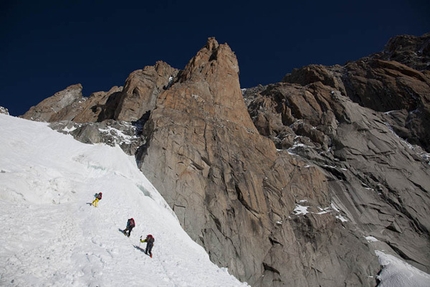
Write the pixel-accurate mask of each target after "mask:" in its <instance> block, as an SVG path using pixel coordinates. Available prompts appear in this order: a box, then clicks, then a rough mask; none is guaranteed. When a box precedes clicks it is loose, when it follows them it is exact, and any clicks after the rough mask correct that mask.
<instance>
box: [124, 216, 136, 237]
mask: <svg viewBox="0 0 430 287" xmlns="http://www.w3.org/2000/svg"><path fill="white" fill-rule="evenodd" d="M135 226H136V224H135V222H134V219H133V218H130V219H129V220H127V227H126V228H125V229H124V231H123V233H124V235H127V236H128V237H130V234H131V231H132V230H133V228H134V227H135ZM127 231H128V234H127Z"/></svg>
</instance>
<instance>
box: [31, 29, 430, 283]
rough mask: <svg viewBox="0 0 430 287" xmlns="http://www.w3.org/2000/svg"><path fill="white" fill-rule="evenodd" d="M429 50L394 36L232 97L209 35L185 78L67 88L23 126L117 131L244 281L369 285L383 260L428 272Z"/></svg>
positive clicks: (86, 136) (89, 135) (148, 70)
mask: <svg viewBox="0 0 430 287" xmlns="http://www.w3.org/2000/svg"><path fill="white" fill-rule="evenodd" d="M405 41H406V42H405ZM402 43H407V45H406V44H405V45H403V44H402ZM429 43H430V36H429V35H428V34H427V35H424V36H422V37H413V36H399V37H396V38H393V39H392V40H390V41H389V44H388V45H387V48H386V50H384V51H382V52H381V53H378V54H375V55H370V56H368V57H364V58H362V59H359V60H357V61H352V62H348V63H346V64H345V65H343V66H340V65H336V66H330V67H327V66H321V65H311V66H307V67H302V68H299V69H295V70H294V71H292V72H291V73H289V74H287V75H285V77H284V78H283V79H282V81H281V82H278V83H274V84H271V85H268V86H258V87H252V88H248V89H242V90H241V88H240V83H239V77H238V73H239V65H238V62H237V59H236V56H235V55H234V53H233V51H232V50H231V48H230V47H229V46H228V45H227V44H219V43H218V42H217V41H216V40H215V38H209V39H208V41H207V43H206V45H205V46H204V47H202V48H201V49H200V50H199V51H198V52H197V53H196V55H195V56H194V57H193V58H192V59H191V60H190V61H189V63H188V64H187V65H186V67H185V68H184V69H183V70H178V69H175V68H172V67H170V66H169V65H168V64H167V63H164V62H161V61H160V62H157V63H156V64H155V66H147V67H145V68H143V69H142V70H137V71H134V72H132V73H131V74H130V76H129V77H128V79H127V80H126V83H125V85H124V88H122V87H114V88H112V89H111V90H110V91H109V92H99V93H94V94H93V95H91V96H90V97H89V98H85V97H82V94H81V92H80V89H81V87H80V85H75V86H71V87H69V88H68V89H66V90H65V91H62V92H59V93H57V94H56V95H54V96H53V97H51V98H48V99H46V100H45V101H43V102H41V103H40V104H39V105H37V106H35V107H32V108H31V109H30V110H29V111H28V112H27V113H26V114H25V115H24V118H27V119H33V120H43V121H48V122H51V126H52V127H53V128H55V129H57V130H59V131H62V132H68V131H70V130H72V131H71V132H70V133H71V134H72V135H74V136H75V138H77V139H79V140H81V141H83V142H89V143H94V142H105V143H107V144H110V145H116V144H118V142H117V141H116V139H117V138H118V137H124V136H127V137H128V139H129V141H128V142H127V143H124V141H121V147H122V148H123V149H124V151H126V152H127V153H129V154H131V155H134V156H135V158H136V161H137V163H138V165H139V167H140V169H141V171H142V172H143V173H144V174H145V176H146V177H147V178H148V179H149V180H150V181H151V183H152V184H153V185H154V186H155V187H156V188H157V190H158V191H159V192H160V193H161V194H162V196H163V197H164V198H165V200H166V201H167V203H168V204H169V206H170V207H171V208H172V210H173V211H174V212H175V214H176V216H177V217H178V219H179V222H180V223H181V225H182V227H183V228H184V229H185V230H186V231H187V233H188V234H189V235H190V236H191V238H192V239H194V240H195V241H196V242H198V243H199V244H200V245H201V246H203V247H204V248H205V249H206V251H207V252H208V254H209V256H210V258H211V260H212V261H213V262H214V263H216V264H218V265H219V266H222V267H228V269H229V270H230V271H231V272H232V273H233V274H234V275H235V276H237V278H239V279H240V280H242V281H246V282H248V283H249V284H251V285H252V286H375V285H376V284H377V283H378V282H377V279H376V276H377V274H378V272H379V271H380V270H381V264H380V262H379V261H378V257H377V254H380V253H378V252H381V251H382V250H383V252H384V253H386V254H391V255H395V256H397V257H398V258H401V259H403V260H404V261H406V262H408V263H409V264H411V265H413V266H415V267H416V268H419V269H420V270H422V271H424V272H430V248H429V247H430V233H429V230H430V220H429V218H428V216H427V213H428V207H429V206H430V196H429V194H430V164H429V161H430V156H429V154H428V152H429V151H430V123H429V119H430V104H429V103H430V94H429V91H430V74H429V68H430V65H428V59H429V53H430V50H429V47H430V45H429ZM399 46H402V47H399ZM408 55H418V56H414V57H413V59H410V58H408ZM420 61H427V64H426V65H423V64H419V65H418V64H417V62H420ZM411 63H413V64H411ZM124 123H131V124H132V125H133V127H134V128H133V129H129V128H125V127H126V126H127V125H125V124H124ZM111 126H116V127H119V128H121V127H122V129H123V132H122V133H112V132H109V131H107V130H108V127H111ZM128 127H129V126H128ZM370 239H371V240H370Z"/></svg>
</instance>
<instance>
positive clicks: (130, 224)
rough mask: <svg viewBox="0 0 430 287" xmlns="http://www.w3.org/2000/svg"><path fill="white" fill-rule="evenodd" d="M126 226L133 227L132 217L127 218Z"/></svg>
mask: <svg viewBox="0 0 430 287" xmlns="http://www.w3.org/2000/svg"><path fill="white" fill-rule="evenodd" d="M128 226H130V227H134V226H135V225H134V219H133V218H130V219H129V220H128Z"/></svg>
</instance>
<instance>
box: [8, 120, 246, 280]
mask: <svg viewBox="0 0 430 287" xmlns="http://www.w3.org/2000/svg"><path fill="white" fill-rule="evenodd" d="M0 135H1V136H0V224H1V227H2V230H3V232H2V233H1V234H0V286H122V285H124V284H126V285H127V286H247V284H246V283H241V282H239V281H238V280H237V279H236V278H234V277H233V276H231V275H230V274H228V272H227V269H225V268H219V267H217V266H216V265H214V264H213V263H211V262H210V260H209V256H208V255H207V254H206V252H205V251H204V249H203V248H202V247H201V246H199V245H198V244H196V243H195V242H194V241H192V240H191V238H190V237H189V236H188V235H187V234H186V233H185V232H184V230H183V229H182V228H181V227H180V225H179V223H178V221H177V219H176V216H175V215H174V213H173V212H172V210H171V209H170V208H169V207H168V205H167V203H166V202H165V201H164V199H163V198H162V197H161V196H160V194H159V193H158V192H157V190H156V189H155V188H154V187H153V186H152V184H151V183H150V182H149V181H148V180H147V179H146V178H145V176H144V175H143V174H142V173H141V172H140V171H139V169H138V168H137V166H136V163H135V160H134V158H133V157H131V156H127V155H126V154H125V153H124V152H123V151H122V150H121V149H120V148H119V147H118V146H114V147H110V146H107V145H103V144H96V145H89V144H83V143H80V142H78V141H76V140H74V139H73V138H72V136H70V135H64V134H60V133H58V132H56V131H53V130H51V129H50V128H49V127H48V126H47V124H46V123H39V122H32V121H27V120H23V119H19V118H15V117H11V116H7V115H0ZM100 191H102V192H103V199H102V200H101V201H100V203H99V207H97V208H95V207H92V206H90V205H89V204H88V203H90V202H91V201H92V199H93V195H94V193H96V192H100ZM130 217H133V218H134V219H135V220H136V224H137V226H136V228H135V229H134V230H133V232H132V234H131V236H130V238H128V237H125V236H124V235H123V234H122V233H121V232H119V229H123V228H124V227H125V224H126V221H127V219H128V218H130ZM148 233H150V234H152V235H154V237H155V245H154V248H153V254H154V256H153V258H149V257H148V256H146V255H145V254H144V253H143V252H142V249H143V248H145V243H140V241H139V237H140V236H141V235H143V236H145V235H146V234H148Z"/></svg>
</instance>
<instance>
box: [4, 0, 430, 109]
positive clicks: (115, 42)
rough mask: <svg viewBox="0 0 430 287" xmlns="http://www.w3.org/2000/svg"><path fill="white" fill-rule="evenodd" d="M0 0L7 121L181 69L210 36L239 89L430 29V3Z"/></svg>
mask: <svg viewBox="0 0 430 287" xmlns="http://www.w3.org/2000/svg"><path fill="white" fill-rule="evenodd" d="M290 2H291V1H271V0H265V1H252V0H249V1H174V0H171V1H163V0H154V1H102V0H100V1H93V0H86V1H80V0H74V1H69V0H61V1H60V0H56V1H43V0H41V1H34V0H32V1H20V0H0V106H4V107H6V108H8V109H9V112H10V114H11V115H14V116H18V115H22V114H23V113H25V112H26V111H27V110H28V109H29V108H30V107H31V106H33V105H36V104H38V103H39V102H40V101H42V100H43V99H45V98H47V97H50V96H52V95H53V94H54V93H56V92H57V91H60V90H62V89H64V88H66V87H67V86H69V85H72V84H76V83H81V84H82V85H83V87H84V90H83V93H84V96H89V95H90V94H91V93H92V92H96V91H107V90H109V89H110V88H111V87H112V86H115V85H117V86H121V85H123V84H124V81H125V79H126V78H127V76H128V75H129V74H130V73H131V72H132V71H134V70H137V69H141V68H143V67H144V66H147V65H154V64H155V62H156V61H157V60H163V61H165V62H167V63H168V64H170V65H171V66H173V67H175V68H178V69H183V68H184V66H185V65H186V63H187V62H188V61H189V60H190V59H191V57H193V56H194V55H195V54H196V52H197V51H198V50H200V49H201V48H202V47H203V46H204V45H205V44H206V40H207V38H208V37H211V36H214V37H215V38H216V39H217V40H218V42H219V43H228V44H229V46H230V47H231V48H232V50H233V51H234V52H235V54H236V56H237V58H238V61H239V68H240V82H241V86H242V87H243V88H246V87H253V86H256V85H258V84H263V85H265V84H269V83H275V82H279V81H280V80H281V79H282V77H283V76H284V75H285V74H287V73H289V72H291V70H292V69H293V68H299V67H302V66H305V65H308V64H324V65H334V64H344V63H345V62H347V61H349V60H356V59H358V58H360V57H363V56H367V55H369V54H371V53H375V52H378V51H381V50H382V49H383V47H384V45H385V43H386V42H387V41H388V39H389V38H391V37H393V36H395V35H399V34H411V35H416V36H420V35H422V34H424V33H426V32H430V16H429V15H430V9H429V7H430V6H429V4H428V3H427V2H428V1H424V0H418V1H414V0H412V1H399V0H392V1H388V0H382V1H377V0H376V1H368V0H362V1H346V0H344V1H310V0H300V1H294V3H290Z"/></svg>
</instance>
